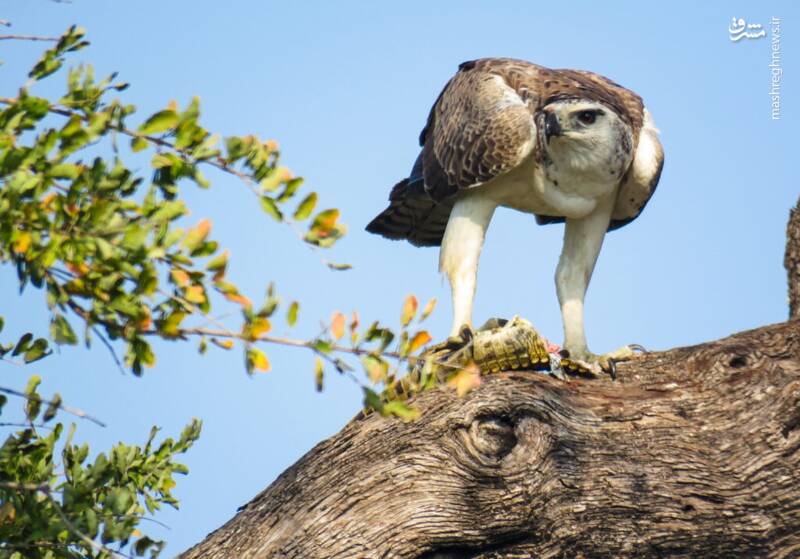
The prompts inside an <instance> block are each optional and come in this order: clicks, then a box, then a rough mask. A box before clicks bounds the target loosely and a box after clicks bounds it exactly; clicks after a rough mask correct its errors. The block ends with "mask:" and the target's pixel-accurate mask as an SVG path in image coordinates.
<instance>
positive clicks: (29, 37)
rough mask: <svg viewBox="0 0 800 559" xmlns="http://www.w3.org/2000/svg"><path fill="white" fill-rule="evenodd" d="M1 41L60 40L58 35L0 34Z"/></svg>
mask: <svg viewBox="0 0 800 559" xmlns="http://www.w3.org/2000/svg"><path fill="white" fill-rule="evenodd" d="M0 41H54V42H57V41H58V37H42V36H40V35H0Z"/></svg>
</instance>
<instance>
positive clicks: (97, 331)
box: [92, 326, 125, 375]
mask: <svg viewBox="0 0 800 559" xmlns="http://www.w3.org/2000/svg"><path fill="white" fill-rule="evenodd" d="M92 332H94V333H95V334H96V335H97V337H98V338H100V342H101V343H102V344H103V345H104V346H106V349H108V352H109V353H110V354H111V358H112V359H113V360H114V364H116V366H117V369H119V372H120V373H122V374H123V375H124V374H125V367H123V366H122V361H120V359H119V356H118V355H117V352H116V350H114V346H112V345H111V342H110V341H108V338H106V337H105V336H104V335H103V333H102V332H101V331H100V329H99V328H98V327H97V326H92Z"/></svg>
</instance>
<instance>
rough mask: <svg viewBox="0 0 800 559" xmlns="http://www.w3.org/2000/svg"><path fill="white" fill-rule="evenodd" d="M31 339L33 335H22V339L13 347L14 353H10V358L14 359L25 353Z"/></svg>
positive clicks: (28, 333)
mask: <svg viewBox="0 0 800 559" xmlns="http://www.w3.org/2000/svg"><path fill="white" fill-rule="evenodd" d="M32 339H33V334H31V333H30V332H26V333H25V334H23V335H22V337H21V338H20V339H19V341H18V342H17V345H16V346H14V351H12V352H11V355H12V357H16V356H17V355H19V354H20V353H22V352H23V351H26V350H27V349H28V347H29V346H30V343H31V340H32Z"/></svg>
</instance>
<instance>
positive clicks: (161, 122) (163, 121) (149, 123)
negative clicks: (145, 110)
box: [139, 109, 178, 134]
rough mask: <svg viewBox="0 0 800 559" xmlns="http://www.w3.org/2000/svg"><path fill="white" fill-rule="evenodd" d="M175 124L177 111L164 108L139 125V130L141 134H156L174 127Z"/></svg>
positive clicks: (176, 122)
mask: <svg viewBox="0 0 800 559" xmlns="http://www.w3.org/2000/svg"><path fill="white" fill-rule="evenodd" d="M177 124H178V113H176V112H175V111H173V110H171V109H165V110H163V111H158V112H157V113H155V114H154V115H153V116H151V117H150V118H148V119H147V120H146V121H145V123H144V124H142V125H141V126H140V127H139V132H140V133H142V134H157V133H159V132H166V131H167V130H169V129H171V128H175V126H176V125H177Z"/></svg>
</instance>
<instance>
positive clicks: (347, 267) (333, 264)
mask: <svg viewBox="0 0 800 559" xmlns="http://www.w3.org/2000/svg"><path fill="white" fill-rule="evenodd" d="M325 265H326V266H328V268H330V269H331V270H336V271H337V272H342V271H344V270H351V269H352V268H353V266H352V265H350V264H339V263H336V262H325Z"/></svg>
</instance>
